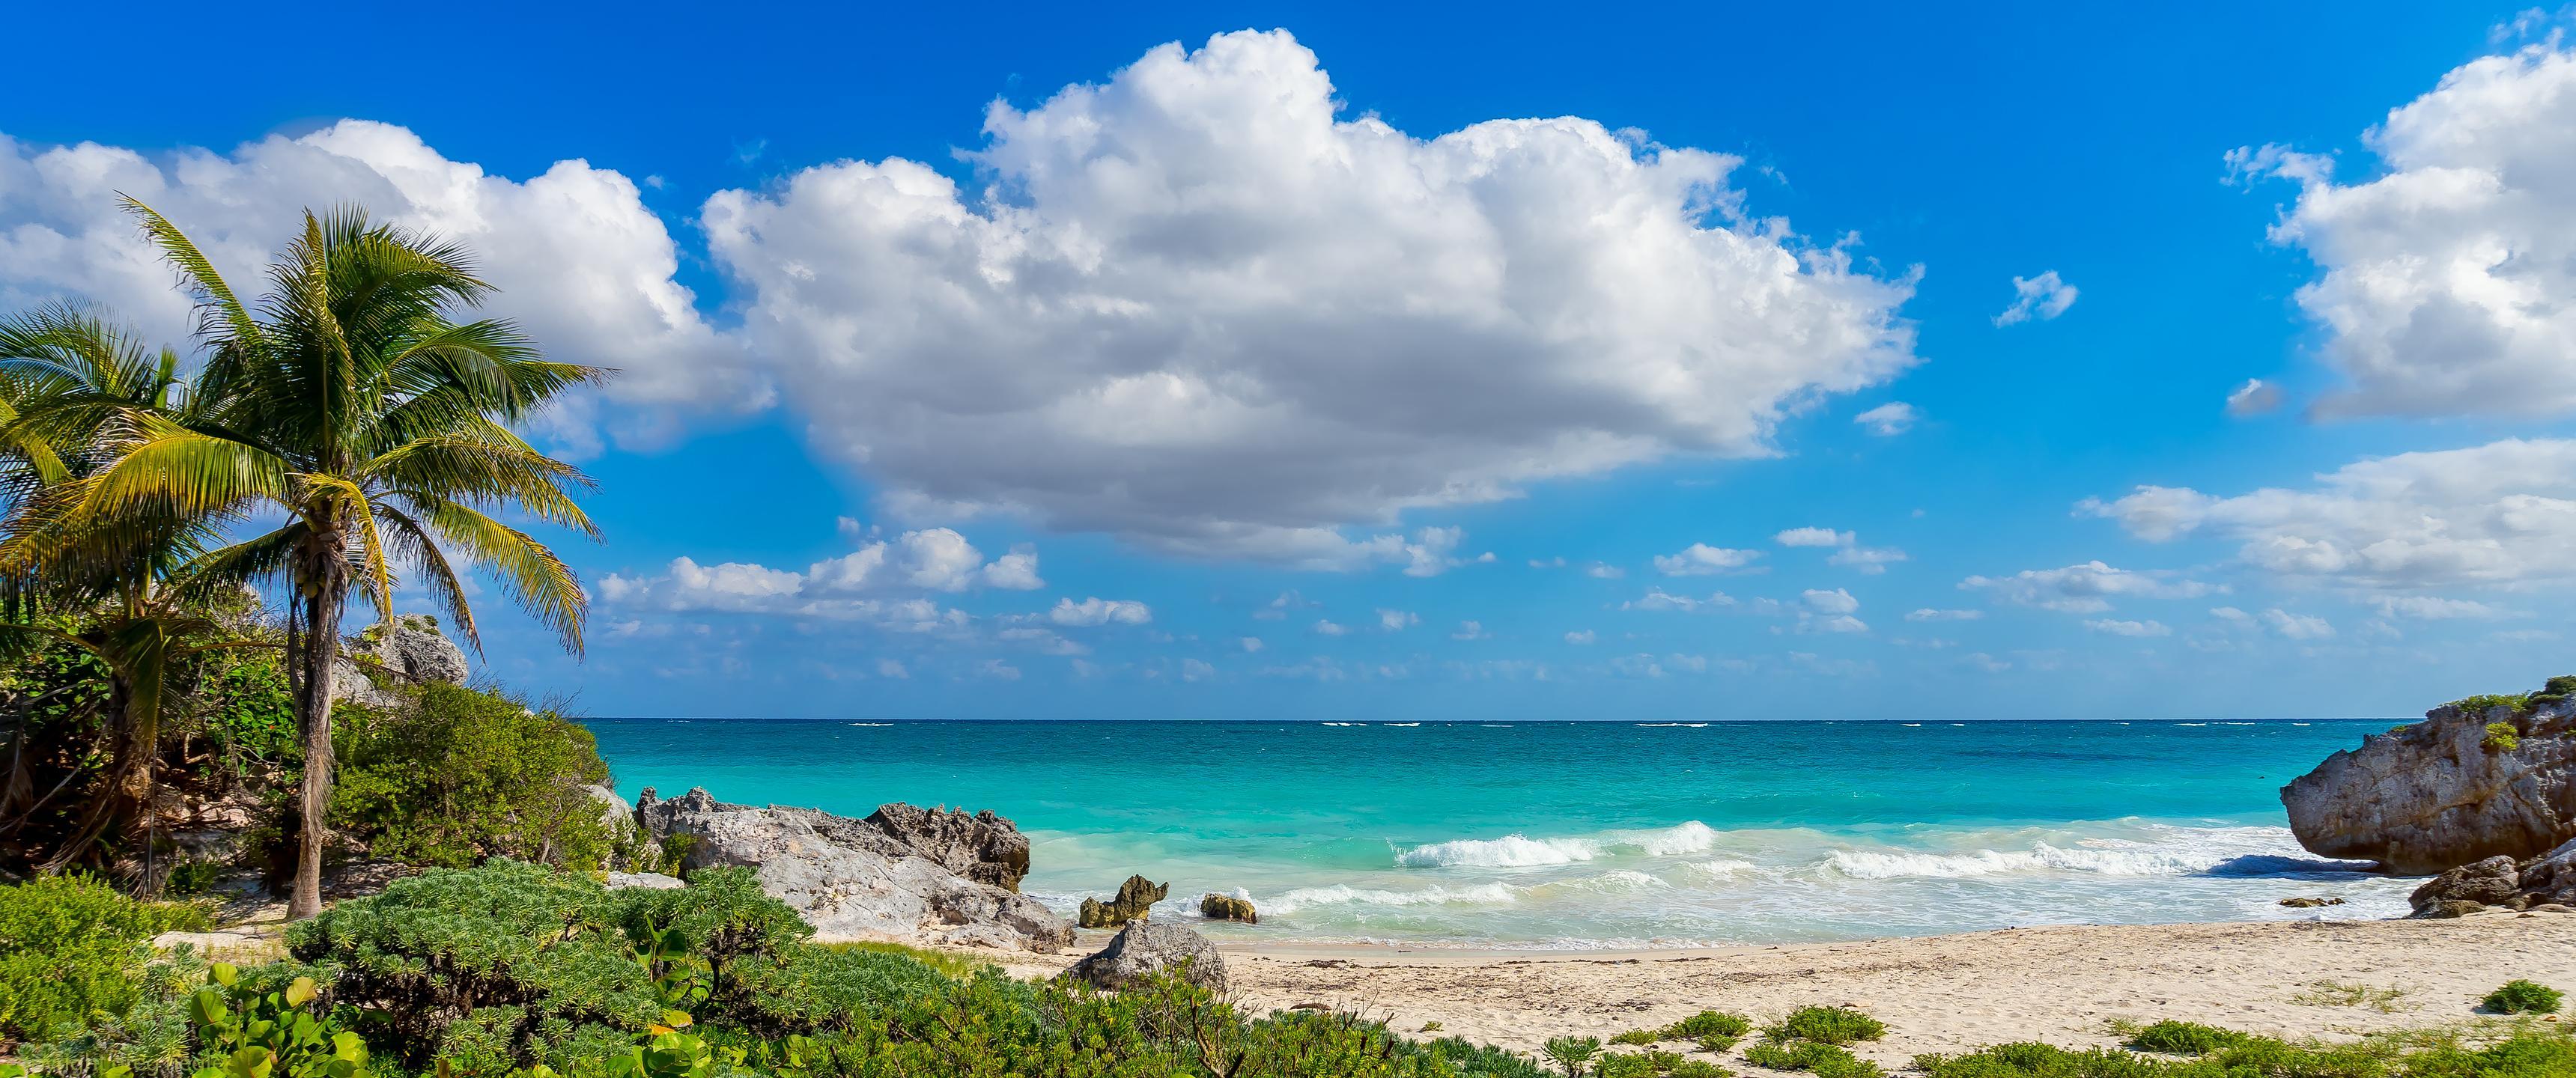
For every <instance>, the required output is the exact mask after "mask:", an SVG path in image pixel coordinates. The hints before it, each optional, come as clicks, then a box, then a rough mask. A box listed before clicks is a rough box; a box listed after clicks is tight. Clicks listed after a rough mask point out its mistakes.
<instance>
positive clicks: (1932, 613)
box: [1905, 606, 1986, 621]
mask: <svg viewBox="0 0 2576 1078" xmlns="http://www.w3.org/2000/svg"><path fill="white" fill-rule="evenodd" d="M1985 616H1986V612H1985V611H1983V610H1935V609H1933V608H1931V607H1928V606H1927V607H1924V608H1922V609H1920V610H1916V611H1914V612H1913V613H1910V614H1907V615H1905V620H1907V621H1975V620H1977V619H1978V618H1982V617H1985Z"/></svg>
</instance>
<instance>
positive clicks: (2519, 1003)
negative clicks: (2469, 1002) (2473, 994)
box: [2479, 980, 2567, 1014]
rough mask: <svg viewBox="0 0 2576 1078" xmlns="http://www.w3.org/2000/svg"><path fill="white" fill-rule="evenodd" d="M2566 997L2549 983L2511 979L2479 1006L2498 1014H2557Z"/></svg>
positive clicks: (2488, 994) (2488, 995) (2489, 994)
mask: <svg viewBox="0 0 2576 1078" xmlns="http://www.w3.org/2000/svg"><path fill="white" fill-rule="evenodd" d="M2566 998H2567V997H2566V996H2565V995H2564V994H2563V993H2561V992H2559V991H2558V990H2557V989H2555V988H2551V987H2549V986H2548V985H2544V984H2536V983H2533V982H2531V981H2525V980H2511V981H2506V982H2505V983H2504V986H2503V987H2501V988H2498V989H2496V990H2495V991H2493V992H2489V993H2487V998H2486V999H2485V1000H2484V1001H2483V1002H2481V1003H2479V1006H2481V1007H2484V1008H2486V1009H2487V1010H2490V1011H2494V1012H2495V1013H2497V1014H2556V1013H2558V1005H2559V1004H2560V1003H2562V1002H2564V1001H2565V1000H2566Z"/></svg>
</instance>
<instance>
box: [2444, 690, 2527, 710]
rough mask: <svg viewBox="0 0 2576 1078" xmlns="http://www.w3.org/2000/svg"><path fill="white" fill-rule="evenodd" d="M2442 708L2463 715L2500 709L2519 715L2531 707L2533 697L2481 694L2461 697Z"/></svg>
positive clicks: (2516, 694) (2519, 694)
mask: <svg viewBox="0 0 2576 1078" xmlns="http://www.w3.org/2000/svg"><path fill="white" fill-rule="evenodd" d="M2442 706H2443V707H2449V708H2457V709H2459V710H2460V712H2461V713H2462V714H2466V715H2484V714H2486V713H2487V712H2490V711H2493V710H2495V709H2497V708H2500V707H2503V708H2512V709H2513V710H2514V712H2515V713H2517V714H2519V713H2520V712H2521V711H2522V710H2523V709H2525V708H2527V707H2530V706H2531V697H2530V695H2528V694H2525V693H2514V694H2511V695H2505V694H2499V693H2480V694H2478V695H2476V696H2464V697H2461V698H2459V699H2457V700H2453V701H2451V702H2450V703H2447V704H2444V705H2442Z"/></svg>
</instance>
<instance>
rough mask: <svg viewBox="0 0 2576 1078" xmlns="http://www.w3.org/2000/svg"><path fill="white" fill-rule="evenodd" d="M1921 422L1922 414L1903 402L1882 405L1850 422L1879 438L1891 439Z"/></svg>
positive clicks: (1855, 417)
mask: <svg viewBox="0 0 2576 1078" xmlns="http://www.w3.org/2000/svg"><path fill="white" fill-rule="evenodd" d="M1922 420H1923V413H1922V412H1921V411H1920V410H1918V409H1916V408H1915V407H1914V406H1913V405H1911V404H1907V403H1905V402H1904V401H1896V402H1893V403H1889V404H1882V405H1879V406H1878V407H1876V408H1872V409H1870V410H1868V411H1866V412H1862V413H1861V414H1859V415H1856V416H1853V417H1852V422H1854V423H1858V424H1860V425H1861V427H1862V429H1864V430H1867V431H1868V432H1870V433H1871V434H1874V435H1877V436H1878V437H1881V438H1893V437H1896V436H1897V435H1899V434H1903V433H1905V432H1906V431H1909V430H1912V429H1914V424H1916V423H1919V422H1921V421H1922Z"/></svg>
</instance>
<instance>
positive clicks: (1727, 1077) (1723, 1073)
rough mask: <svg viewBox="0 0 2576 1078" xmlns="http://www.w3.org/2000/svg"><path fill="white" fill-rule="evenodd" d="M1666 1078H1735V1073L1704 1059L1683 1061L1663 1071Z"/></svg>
mask: <svg viewBox="0 0 2576 1078" xmlns="http://www.w3.org/2000/svg"><path fill="white" fill-rule="evenodd" d="M1664 1074H1665V1075H1666V1076H1667V1078H1735V1072H1734V1071H1731V1070H1728V1069H1726V1068H1724V1067H1721V1066H1718V1065H1717V1064H1715V1063H1711V1062H1709V1061H1707V1060H1705V1059H1685V1060H1683V1061H1681V1062H1679V1063H1675V1064H1673V1069H1671V1070H1668V1071H1665V1072H1664Z"/></svg>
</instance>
